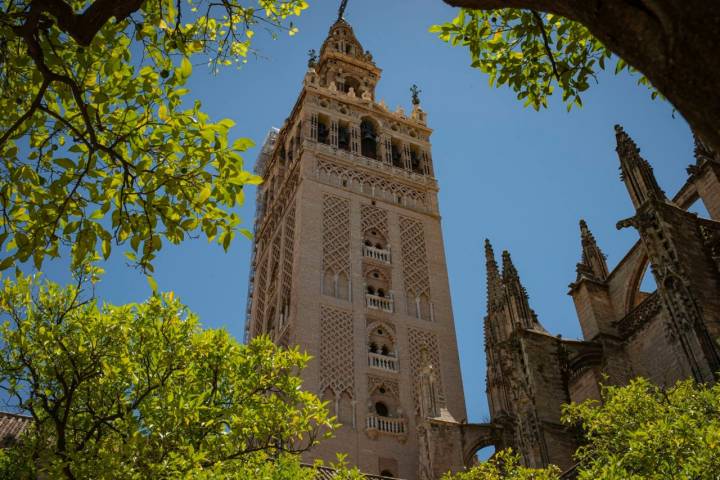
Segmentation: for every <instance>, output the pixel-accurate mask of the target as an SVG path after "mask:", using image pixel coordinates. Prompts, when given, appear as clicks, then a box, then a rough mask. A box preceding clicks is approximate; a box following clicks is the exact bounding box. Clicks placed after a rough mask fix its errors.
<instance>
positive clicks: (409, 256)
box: [400, 217, 430, 297]
mask: <svg viewBox="0 0 720 480" xmlns="http://www.w3.org/2000/svg"><path fill="white" fill-rule="evenodd" d="M400 242H401V245H402V262H403V277H404V279H405V291H406V292H412V293H413V294H414V296H416V297H419V296H421V295H425V296H427V297H430V275H429V274H428V264H427V250H426V249H425V233H424V232H423V224H422V223H421V222H419V221H418V220H414V219H412V218H408V217H400Z"/></svg>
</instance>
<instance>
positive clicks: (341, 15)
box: [338, 0, 348, 21]
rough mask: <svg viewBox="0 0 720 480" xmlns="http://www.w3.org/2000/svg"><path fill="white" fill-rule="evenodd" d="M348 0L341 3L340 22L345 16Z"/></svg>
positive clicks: (339, 10)
mask: <svg viewBox="0 0 720 480" xmlns="http://www.w3.org/2000/svg"><path fill="white" fill-rule="evenodd" d="M347 4H348V0H342V1H341V2H340V8H339V9H338V21H340V20H342V18H343V15H344V14H345V9H346V8H347Z"/></svg>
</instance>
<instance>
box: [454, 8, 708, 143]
mask: <svg viewBox="0 0 720 480" xmlns="http://www.w3.org/2000/svg"><path fill="white" fill-rule="evenodd" d="M444 1H445V2H446V3H448V4H450V5H452V6H456V7H465V8H471V9H476V10H493V9H498V8H521V9H534V10H538V11H542V12H548V13H553V14H557V15H561V16H563V17H565V18H568V19H570V20H575V21H577V22H580V23H582V24H583V25H585V26H586V27H587V28H588V30H590V32H591V33H592V34H593V35H594V36H595V37H597V38H598V39H599V40H600V41H601V42H603V44H605V46H606V47H607V48H608V49H610V50H611V51H612V52H613V53H615V54H616V55H618V56H619V57H621V58H623V59H624V60H625V61H626V62H627V63H628V64H629V65H631V66H633V67H634V68H635V69H637V70H639V71H640V72H642V73H643V74H644V75H645V76H646V77H647V78H648V79H649V80H650V81H651V82H652V84H653V85H654V86H655V88H657V89H658V91H660V93H662V94H663V95H665V97H667V99H668V100H669V101H670V103H672V105H673V106H674V107H675V108H676V109H677V110H678V111H679V112H680V113H681V114H682V115H683V116H684V117H685V119H686V120H687V121H688V123H689V124H690V127H691V128H692V129H693V131H694V132H695V133H697V134H698V135H699V136H700V137H701V138H702V139H703V140H704V141H705V143H707V144H708V145H710V146H711V147H712V148H713V149H714V150H715V151H716V152H720V50H719V48H718V46H719V45H720V39H719V37H720V2H718V0H444Z"/></svg>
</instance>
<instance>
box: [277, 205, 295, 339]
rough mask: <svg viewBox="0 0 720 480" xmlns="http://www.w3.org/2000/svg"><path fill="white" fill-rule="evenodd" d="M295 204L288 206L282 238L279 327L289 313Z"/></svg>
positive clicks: (285, 320)
mask: <svg viewBox="0 0 720 480" xmlns="http://www.w3.org/2000/svg"><path fill="white" fill-rule="evenodd" d="M294 243H295V205H293V206H292V207H291V208H290V211H289V212H288V214H287V218H285V238H284V240H283V267H282V268H283V271H282V280H281V282H282V286H281V291H280V298H281V302H282V303H281V307H280V308H281V313H280V314H281V319H282V321H281V323H282V325H281V327H283V326H284V325H285V324H286V323H287V321H288V316H289V315H290V294H291V289H292V275H293V252H294V249H295V245H294Z"/></svg>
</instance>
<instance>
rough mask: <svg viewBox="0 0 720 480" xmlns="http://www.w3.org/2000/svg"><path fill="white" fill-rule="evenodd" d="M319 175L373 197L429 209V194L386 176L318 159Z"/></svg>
mask: <svg viewBox="0 0 720 480" xmlns="http://www.w3.org/2000/svg"><path fill="white" fill-rule="evenodd" d="M317 171H318V176H319V177H320V178H321V179H322V178H326V179H328V180H331V182H332V183H334V184H336V185H343V181H344V182H345V184H344V185H346V186H348V187H357V189H358V190H359V191H361V192H362V193H366V194H368V195H371V196H373V197H377V198H381V199H385V200H389V201H392V202H394V203H398V200H399V203H402V204H407V205H410V206H417V207H423V208H424V209H428V208H429V206H428V204H427V196H426V195H425V193H424V192H421V191H420V190H416V189H414V188H411V187H408V186H406V185H403V184H401V183H398V182H393V181H392V180H388V179H387V178H384V177H379V176H375V175H371V174H369V173H365V172H361V171H359V170H355V169H352V168H349V167H345V166H343V165H339V164H336V163H333V162H330V161H328V160H318V163H317Z"/></svg>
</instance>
